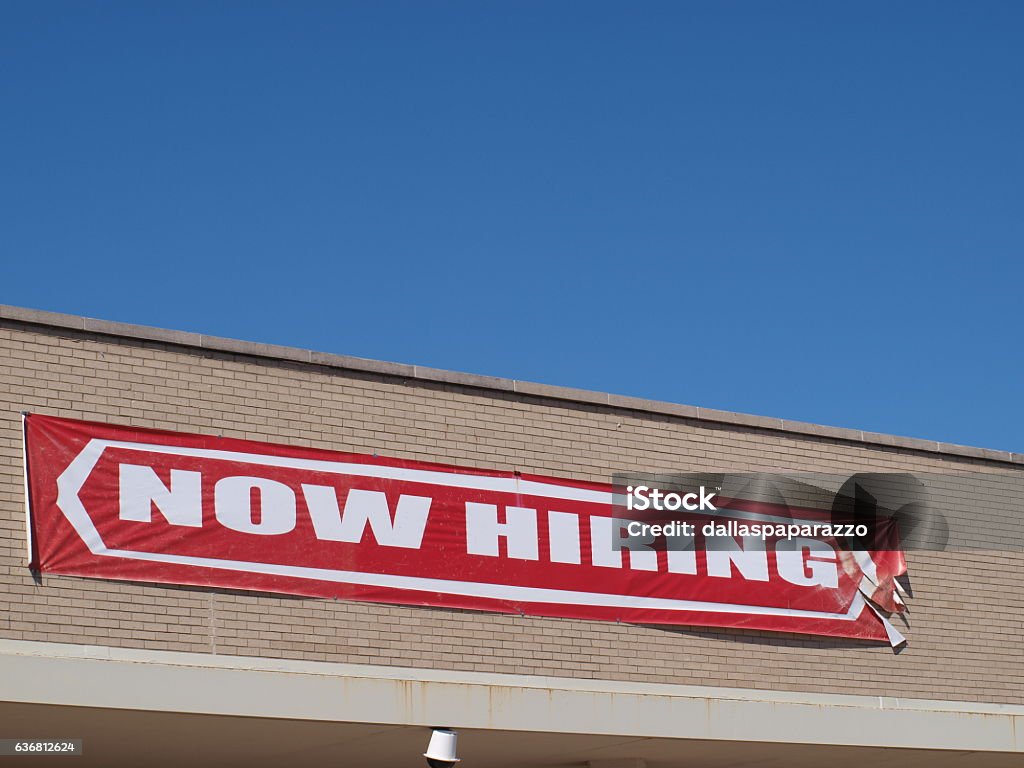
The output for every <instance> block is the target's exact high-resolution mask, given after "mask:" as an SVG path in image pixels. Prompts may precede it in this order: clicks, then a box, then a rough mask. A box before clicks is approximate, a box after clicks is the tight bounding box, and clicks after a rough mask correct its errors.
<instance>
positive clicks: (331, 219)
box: [0, 1, 1024, 451]
mask: <svg viewBox="0 0 1024 768" xmlns="http://www.w3.org/2000/svg"><path fill="white" fill-rule="evenodd" d="M1022 39H1024V4H1022V3H1018V2H1002V3H1000V2H984V3H965V2H959V3H942V2H923V3H911V2H904V3H889V2H876V3H871V2H868V3H836V2H829V3H820V2H805V3H792V2H772V3H766V2H751V3H740V2H699V3H698V2H691V3H685V2H673V3H638V2H619V3H601V2H572V3H560V2H544V3H540V2H501V3H499V2H465V3H461V2H460V3H456V2H410V3H394V2H361V3H341V2H334V3H323V4H321V3H312V2H305V3H284V2H277V3H254V2H246V3H226V2H210V3H206V2H204V3H199V2H192V3H189V2H176V3H155V2H144V3H139V2H133V3H124V4H120V3H111V2H90V3H81V2H74V3H58V2H46V3H40V2H10V1H8V2H5V3H3V5H0V159H2V162H0V221H2V224H0V268H2V271H0V302H3V303H8V304H17V305H24V306H29V307H36V308H41V309H50V310H57V311H63V312H70V313H75V314H84V315H89V316H93V317H101V318H106V319H113V320H122V321H127V322H134V323H144V324H150V325H157V326H165V327H171V328H179V329H186V330H193V331H200V332H204V333H211V334H218V335H224V336H233V337H239V338H244V339H252V340H257V341H266V342H274V343H279V344H289V345H296V346H301V347H311V348H314V349H320V350H327V351H332V352H339V353H345V354H352V355H360V356H365V357H372V358H379V359H385V360H395V361H401V362H411V363H417V364H421V365H429V366H436V367H441V368H452V369H457V370H463V371H471V372H475V373H486V374H493V375H498V376H507V377H512V378H520V379H530V380H535V381H542V382H547V383H553V384H562V385H567V386H574V387H583V388H590V389H598V390H607V391H612V392H617V393H623V394H630V395H637V396H643V397H650V398H657V399H664V400H672V401H676V402H684V403H691V404H696V405H702V406H707V407H714V408H724V409H729V410H738V411H745V412H751V413H757V414H762V415H769V416H778V417H783V418H789V419H802V420H806V421H813V422H820V423H825V424H833V425H838V426H848V427H854V428H860V429H868V430H876V431H883V432H894V433H898V434H906V435H912V436H917V437H925V438H931V439H937V440H946V441H951V442H959V443H967V444H973V445H982V446H986V447H992V448H1003V449H1010V450H1017V451H1024V434H1022V427H1024V419H1022V416H1024V407H1022V405H1021V391H1022V384H1024V345H1022V340H1021V326H1022V323H1021V304H1022V301H1021V299H1022V290H1024V266H1022V255H1024V210H1022V208H1024V181H1022V180H1024V99H1022V83H1024V46H1022V44H1021V41H1022Z"/></svg>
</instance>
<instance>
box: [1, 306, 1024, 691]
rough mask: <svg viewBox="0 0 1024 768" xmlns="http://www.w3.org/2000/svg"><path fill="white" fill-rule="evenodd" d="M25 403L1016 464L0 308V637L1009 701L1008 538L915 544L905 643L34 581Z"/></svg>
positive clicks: (496, 454)
mask: <svg viewBox="0 0 1024 768" xmlns="http://www.w3.org/2000/svg"><path fill="white" fill-rule="evenodd" d="M23 410H30V411H33V412H36V413H45V414H52V415H57V416H66V417H71V418H80V419H92V420H97V421H110V422H114V423H121V424H132V425H136V426H141V427H157V428H164V429H173V430H179V431H191V432H206V433H214V434H223V435H225V436H231V437H240V438H247V439H254V440H265V441H273V442H283V443H289V444H294V445H309V446H316V447H320V448H327V449H336V450H343V451H355V452H365V453H372V452H377V453H380V454H384V455H391V456H398V457H403V458H411V459H423V460H430V461H441V462H450V463H454V464H462V465H467V466H480V467H488V468H498V469H511V468H515V469H519V470H521V471H524V472H536V473H540V474H549V475H559V476H565V477H569V478H575V479H583V480H598V481H607V480H608V479H609V477H610V475H611V473H612V472H614V471H617V470H645V471H666V472H668V471H679V470H680V469H684V468H685V469H690V470H694V471H698V470H727V471H756V470H788V471H826V472H854V471H870V470H876V471H892V470H906V471H914V472H936V471H939V472H950V471H957V470H965V469H967V470H972V471H983V472H990V473H993V474H994V475H995V474H1000V475H1006V476H1008V477H1009V479H1011V480H1013V481H1015V482H1016V481H1018V480H1020V478H1021V476H1022V475H1024V466H1013V465H1011V464H1008V463H1002V462H996V461H986V460H983V459H970V458H963V457H951V456H943V455H940V454H938V453H929V452H926V451H920V450H910V449H907V448H901V447H895V446H891V447H885V446H878V445H874V446H871V445H865V444H856V443H852V442H849V441H844V440H838V439H833V438H826V437H815V436H813V435H797V434H788V433H784V432H779V431H771V430H767V429H760V428H754V427H744V426H741V425H736V424H733V425H724V424H716V423H712V422H709V421H705V420H698V419H687V418H683V417H676V416H668V415H663V414H655V413H644V412H638V411H630V410H625V409H616V408H612V407H609V406H607V405H599V404H594V405H590V404H585V403H572V402H566V401H558V400H554V399H545V398H543V397H534V396H528V395H523V394H516V393H512V392H499V391H489V390H485V389H476V388H471V387H466V386H462V385H454V384H443V383H437V382H434V383H431V382H425V381H421V380H415V379H403V378H401V377H397V376H390V375H380V374H373V373H360V372H353V371H345V370H339V369H336V368H328V367H318V366H314V365H309V364H303V363H299V362H287V361H274V360H268V359H262V358H258V357H249V356H245V355H241V354H230V353H226V352H217V351H209V350H202V349H189V348H185V347H181V346H174V345H172V344H163V343H157V342H152V341H143V340H139V339H130V338H119V337H114V336H105V335H102V334H99V333H89V332H80V331H74V330H67V329H59V328H52V327H43V326H37V325H32V324H26V323H22V322H18V321H11V320H3V321H0V605H2V607H3V609H4V610H3V611H2V612H0V636H2V637H5V638H14V639H23V640H41V641H53V642H67V643H86V644H97V645H112V646H125V647H136V648H150V649H163V650H181V651H193V652H203V653H220V654H236V655H256V656H267V657H281V658H300V659H313V660H329V661H345V662H355V663H368V664H384V665H399V666H414V667H436V668H446V669H459V670H477V671H493V672H507V673H524V674H542V675H554V676H563V677H586V678H601V679H609V680H635V681H648V682H675V683H687V684H703V685H716V686H736V687H748V688H768V689H788V690H798V691H819V692H846V693H859V694H870V695H886V696H903V697H924V698H934V699H953V700H964V701H989V702H1003V703H1016V704H1024V642H1022V640H1021V636H1022V632H1024V590H1021V589H1020V587H1019V574H1020V572H1021V569H1022V566H1024V557H1022V556H1021V554H1019V553H1009V552H1002V553H996V552H974V553H971V554H963V553H960V554H958V555H955V556H954V555H952V554H949V553H925V552H913V553H911V555H910V567H911V574H912V577H913V584H914V590H915V598H914V600H913V602H912V605H911V610H912V614H911V617H912V625H911V629H910V630H909V632H908V634H909V637H910V641H911V642H910V645H909V647H908V648H907V649H906V650H904V651H903V652H902V653H901V654H899V655H894V654H893V652H892V651H891V649H889V648H887V647H885V646H882V645H865V644H862V643H858V642H854V641H846V640H834V639H821V638H809V637H800V636H794V635H777V634H772V633H759V632H745V631H730V630H708V629H699V628H692V629H691V628H681V629H656V628H649V627H636V626H628V625H617V624H612V623H605V622H586V621H575V620H565V619H541V618H523V617H517V616H504V615H494V614H486V613H477V612H472V611H452V610H440V609H431V608H413V607H397V606H387V605H373V604H362V603H351V602H338V601H329V600H315V599H305V598H293V597H279V596H268V595H263V594H250V593H243V592H229V591H223V590H211V589H202V588H193V587H168V586H151V585H142V584H133V583H119V582H113V581H100V580H90V579H80V578H70V577H55V576H49V575H43V577H42V583H41V584H39V583H36V582H35V581H33V578H32V575H31V574H30V573H29V571H28V570H27V568H26V567H25V559H24V552H25V521H24V497H23V486H22V466H21V465H22V456H21V450H22V446H21V433H20V424H21V422H20V412H21V411H23ZM1018 508H1019V507H1018ZM983 514H984V513H983ZM992 514H993V515H995V516H998V515H1000V514H1001V515H1003V517H1004V518H1005V516H1006V511H1005V509H1004V510H1002V511H996V510H993V511H992ZM981 522H983V521H981ZM962 576H967V577H968V578H964V579H961V578H960V577H962Z"/></svg>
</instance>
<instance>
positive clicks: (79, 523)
mask: <svg viewBox="0 0 1024 768" xmlns="http://www.w3.org/2000/svg"><path fill="white" fill-rule="evenodd" d="M107 448H118V449H123V450H133V451H145V452H149V453H162V454H171V455H175V456H187V457H194V458H206V459H216V460H223V461H233V462H238V463H246V464H257V465H262V466H272V467H286V468H290V469H304V470H313V471H316V472H325V473H333V474H345V475H353V476H360V477H374V478H385V479H393V480H405V481H409V482H418V483H430V484H434V485H446V486H450V487H458V488H471V489H481V490H490V491H499V492H505V493H516V492H517V491H518V492H520V493H529V494H531V495H536V496H545V497H547V498H555V499H571V500H574V501H587V502H591V503H598V504H606V505H610V504H611V503H612V494H611V493H609V492H607V491H595V490H590V489H586V488H574V487H573V486H567V485H557V484H554V483H540V482H535V481H526V482H525V483H523V485H528V486H529V490H524V489H523V488H522V485H520V484H519V479H518V478H515V477H510V478H503V477H489V476H487V475H462V474H458V473H454V472H438V471H434V470H420V469H409V468H404V467H388V466H381V465H375V464H353V463H347V462H331V461H322V460H316V459H296V458H289V457H281V456H264V455H260V454H251V453H240V452H234V451H220V450H213V449H205V448H183V447H176V446H166V445H150V444H145V443H129V442H120V441H108V440H98V439H93V440H90V441H89V443H88V444H87V445H86V446H85V448H83V449H82V452H81V453H80V454H78V456H76V457H75V459H74V460H73V461H72V462H71V464H69V465H68V468H67V469H66V470H64V472H63V473H62V474H61V476H60V477H59V478H57V489H58V493H57V506H58V507H59V508H60V509H61V511H62V512H63V513H64V515H65V517H67V519H68V521H69V522H70V523H71V525H72V526H74V528H75V530H76V531H77V532H78V535H79V536H80V537H81V539H82V541H83V542H85V545H86V546H87V547H88V548H89V550H90V551H91V552H92V553H93V554H95V555H102V556H107V557H119V558H125V559H131V560H146V561H150V562H161V563H168V564H173V565H190V566H198V567H205V568H219V569H223V570H230V571H241V572H243V573H258V574H265V575H273V576H285V577H290V578H298V579H309V580H314V581H326V582H335V583H341V584H353V585H360V586H372V587H382V588H390V589H405V590H410V591H415V592H440V593H445V594H449V595H457V596H462V597H477V598H489V599H494V600H511V601H517V600H518V601H522V602H528V603H543V604H559V603H561V604H568V605H581V606H596V607H604V608H634V609H637V608H640V609H648V610H664V611H679V612H694V611H699V612H707V613H733V614H745V615H757V616H783V617H789V618H805V619H826V620H833V621H856V620H857V618H858V617H859V616H860V614H861V612H862V611H863V610H864V607H865V601H864V599H863V597H862V596H861V595H860V593H859V592H857V593H855V595H854V598H853V601H852V602H851V604H850V606H849V609H848V610H847V611H846V612H845V613H829V612H825V611H801V610H796V609H792V608H781V607H779V608H776V607H769V606H756V605H736V604H729V603H708V602H700V601H694V600H674V599H671V598H661V597H645V596H640V595H620V594H612V593H603V592H577V591H573V590H563V589H549V588H541V587H524V586H516V585H512V584H490V583H481V582H471V581H456V580H449V579H435V578H424V577H417V576H398V575H392V574H382V573H365V572H359V571H338V570H330V569H326V568H311V567H306V566H295V565H281V564H276V563H253V562H248V561H239V560H221V559H218V558H207V557H191V556H186V555H169V554H164V553H157V552H137V551H129V550H120V549H109V548H108V547H107V546H106V544H105V543H104V542H103V539H102V537H101V536H100V534H99V531H97V530H96V526H95V525H94V524H93V522H92V519H91V518H90V517H89V514H88V512H87V511H86V509H85V506H84V505H83V504H82V500H81V499H80V498H79V496H78V492H79V491H80V490H81V488H82V486H83V485H84V484H85V481H86V479H87V478H88V477H89V475H90V474H91V473H92V470H93V469H94V467H95V466H96V463H97V462H98V461H99V459H100V456H101V455H102V453H103V451H104V450H106V449H107ZM517 486H518V487H517ZM730 514H732V513H730ZM745 516H748V517H752V518H765V519H772V518H771V516H767V515H756V514H754V513H749V514H747V515H745ZM790 522H792V520H790Z"/></svg>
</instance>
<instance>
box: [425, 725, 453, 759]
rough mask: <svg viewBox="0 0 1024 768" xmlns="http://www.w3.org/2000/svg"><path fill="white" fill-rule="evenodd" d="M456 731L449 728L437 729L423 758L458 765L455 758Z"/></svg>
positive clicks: (431, 735)
mask: <svg viewBox="0 0 1024 768" xmlns="http://www.w3.org/2000/svg"><path fill="white" fill-rule="evenodd" d="M457 738H458V737H457V735H456V733H455V731H453V730H451V729H449V728H435V729H434V730H433V732H432V733H431V734H430V744H429V746H427V751H426V752H424V753H423V756H424V757H425V758H427V759H428V760H439V761H441V762H444V763H457V762H459V758H457V757H456V756H455V741H456V739H457Z"/></svg>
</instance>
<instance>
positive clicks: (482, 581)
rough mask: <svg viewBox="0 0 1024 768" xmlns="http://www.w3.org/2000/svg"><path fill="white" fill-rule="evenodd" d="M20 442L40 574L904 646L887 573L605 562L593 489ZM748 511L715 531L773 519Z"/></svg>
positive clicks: (880, 565)
mask: <svg viewBox="0 0 1024 768" xmlns="http://www.w3.org/2000/svg"><path fill="white" fill-rule="evenodd" d="M25 440H26V461H27V485H28V496H29V508H30V547H31V565H32V567H34V568H36V569H38V570H41V571H45V572H51V573H60V574H69V575H76V576H88V577H93V578H108V579H125V580H133V581H150V582H153V581H156V582H167V583H173V584H191V585H198V586H209V587H221V588H231V589H248V590H260V591H268V592H282V593H289V594H297V595H308V596H313V597H329V598H339V599H349V600H364V601H372V602H385V603H401V604H408V605H430V606H442V607H450V608H467V609H475V610H487V611H498V612H506V613H524V614H533V615H541V616H561V617H569V618H580V619H597V620H609V621H623V622H632V623H643V624H671V625H680V624H689V625H702V626H712V627H742V628H747V629H758V630H776V631H783V632H799V633H805V634H816V635H831V636H839V637H851V638H862V639H868V640H888V641H890V642H892V643H893V644H897V643H899V642H903V638H902V636H901V635H899V633H898V632H896V630H895V629H894V628H893V627H892V626H891V625H890V624H889V622H888V621H887V620H886V619H885V618H884V616H883V612H882V611H879V606H881V607H882V608H886V609H889V610H891V609H892V606H889V605H886V604H885V603H886V602H887V601H888V602H891V601H892V598H893V594H894V593H893V590H892V579H893V577H894V576H895V575H899V572H901V569H902V568H904V566H903V559H902V556H901V555H898V556H896V557H892V556H891V555H892V553H885V554H886V555H889V556H888V557H886V556H876V555H877V553H863V552H861V553H853V554H851V553H850V552H847V551H844V550H843V549H842V548H841V547H839V546H838V545H837V543H836V542H835V541H834V540H829V539H814V540H812V539H807V538H802V539H801V538H798V539H795V540H794V539H790V540H788V541H787V540H785V539H780V540H774V539H772V538H768V539H767V540H757V539H753V538H743V537H734V538H733V540H732V542H727V543H729V546H728V547H723V548H721V549H716V551H710V550H708V549H707V548H705V547H702V546H700V545H699V544H698V546H696V547H693V548H691V549H689V550H687V551H682V552H670V551H664V550H662V551H658V550H657V549H656V548H651V549H650V550H648V551H637V550H635V549H634V550H622V549H620V548H619V546H618V545H617V542H619V544H621V536H622V521H620V520H619V519H618V518H617V517H616V516H615V508H614V506H613V488H612V486H611V485H605V484H596V483H583V482H575V481H573V482H570V481H567V480H562V479H556V478H550V477H541V476H530V475H521V474H519V473H515V472H496V471H488V470H479V469H466V468H462V467H453V466H447V465H441V464H429V463H424V462H416V461H401V460H396V459H387V458H380V457H376V456H373V457H371V456H363V455H356V454H346V453H337V452H332V451H323V450H315V449H310V448H299V447H292V446H281V445H272V444H267V443H258V442H250V441H244V440H234V439H227V438H217V437H209V436H202V435H189V434H179V433H173V432H164V431H157V430H149V429H134V428H129V427H120V426H111V425H105V424H95V423H88V422H81V421H71V420H67V419H58V418H53V417H48V416H37V415H29V416H27V417H26V422H25ZM764 507H765V505H763V504H762V505H749V504H748V505H743V503H742V502H740V501H738V500H731V501H730V502H729V503H728V505H727V506H722V505H721V504H720V505H719V507H718V508H717V509H716V510H715V512H714V513H712V514H713V520H714V521H715V522H716V523H724V522H728V521H730V520H742V521H743V522H745V523H749V522H751V520H758V519H762V520H772V519H777V518H773V515H772V514H770V512H771V510H767V511H766V510H765V508H764ZM700 514H701V515H704V514H705V513H703V512H702V513H700ZM787 514H788V515H789V516H788V517H786V518H785V519H786V521H787V522H791V521H792V520H793V518H792V515H791V513H787ZM709 519H711V518H710V517H709ZM895 599H896V601H897V602H899V603H900V604H901V601H899V598H898V596H896V598H895Z"/></svg>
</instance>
